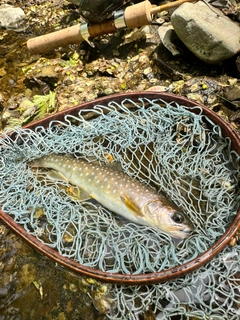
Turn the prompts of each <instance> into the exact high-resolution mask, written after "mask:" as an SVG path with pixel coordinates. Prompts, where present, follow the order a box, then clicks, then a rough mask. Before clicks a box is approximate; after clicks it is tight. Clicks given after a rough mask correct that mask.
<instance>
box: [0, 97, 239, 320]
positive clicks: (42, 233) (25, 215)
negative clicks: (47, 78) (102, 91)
mask: <svg viewBox="0 0 240 320" xmlns="http://www.w3.org/2000/svg"><path fill="white" fill-rule="evenodd" d="M197 108H198V107H197ZM0 148H1V149H0V152H1V153H0V168H1V171H0V179H1V184H0V205H1V207H2V210H3V212H4V213H6V214H9V215H11V216H12V217H13V218H14V220H15V221H16V222H17V223H18V224H21V225H22V226H23V228H24V229H25V230H27V231H28V232H29V233H30V234H32V235H34V236H35V237H36V238H37V239H38V240H39V241H41V242H42V243H44V244H45V245H47V246H49V247H51V248H54V249H56V250H57V251H58V252H59V253H60V254H61V255H62V256H64V257H67V258H70V259H73V260H74V261H77V262H78V263H80V264H81V265H84V266H89V267H92V268H95V269H98V270H101V271H104V272H109V273H122V274H133V273H134V274H145V273H149V272H158V271H161V270H166V269H169V268H172V267H174V266H176V265H180V264H183V263H186V262H187V261H189V260H192V259H194V258H195V257H197V256H198V255H200V254H201V253H203V252H205V251H206V250H207V249H208V248H210V247H211V246H212V245H213V244H214V242H215V241H216V240H217V239H218V238H220V237H221V236H222V235H223V233H224V232H225V231H226V229H227V228H228V227H229V225H230V224H231V222H232V220H233V218H234V217H235V215H236V212H237V209H238V205H239V198H240V191H239V159H240V157H239V155H237V154H236V152H235V151H232V150H231V141H230V139H229V138H224V137H223V136H222V134H221V128H220V127H219V126H218V125H216V124H214V123H213V122H212V121H211V120H210V119H208V118H207V117H206V116H204V115H202V114H201V108H200V107H199V114H195V113H193V112H191V111H190V110H188V108H186V107H184V106H181V105H178V104H177V103H175V102H173V103H166V102H164V101H162V100H160V99H155V100H149V99H146V98H145V99H144V98H139V101H138V103H137V102H134V101H131V100H129V99H125V100H123V101H122V102H121V104H118V103H116V102H114V101H112V102H110V103H109V104H108V105H106V106H103V105H96V106H95V107H94V109H91V110H82V111H80V113H79V115H78V116H76V117H74V116H71V115H68V116H66V117H65V121H62V122H60V121H52V122H50V124H49V127H48V128H44V127H41V126H39V127H37V128H36V129H35V130H34V131H32V130H29V129H16V130H15V131H14V134H10V135H8V134H7V133H5V134H4V135H3V136H2V138H1V140H0ZM51 153H60V154H70V155H73V156H74V157H76V158H82V159H85V160H86V161H91V162H92V161H94V162H98V163H99V164H100V165H109V163H110V162H112V161H113V162H115V163H117V164H120V166H121V168H122V170H123V171H124V172H125V173H127V174H128V175H130V176H132V177H134V178H136V179H138V180H140V181H142V182H143V183H145V184H147V185H149V186H150V187H152V188H155V189H156V190H157V191H159V192H161V193H164V194H165V195H166V196H167V197H168V198H170V199H171V200H172V201H174V202H175V203H176V204H177V205H178V206H179V207H180V208H181V209H182V210H183V211H184V212H185V213H186V214H187V215H188V217H189V219H190V220H191V222H192V223H193V225H194V228H195V231H194V232H193V234H192V235H191V236H190V237H189V238H187V239H183V240H180V241H176V240H174V239H173V238H171V237H170V236H168V235H166V234H164V233H161V232H159V231H158V230H156V229H154V228H150V227H146V226H141V225H137V224H134V223H132V222H129V221H128V220H125V219H123V218H122V217H120V216H118V215H116V214H113V213H112V212H109V211H108V210H107V209H106V208H104V207H102V206H101V205H100V204H99V203H97V202H94V201H89V200H86V201H79V199H78V190H77V189H76V188H75V187H74V186H71V185H70V184H68V183H67V182H59V181H55V180H52V179H49V178H48V176H47V174H46V169H41V168H39V169H37V170H33V169H32V168H30V167H28V166H27V162H28V161H31V160H33V159H36V158H39V157H41V156H43V155H47V154H51ZM239 256H240V246H239V245H236V246H235V247H233V248H230V247H226V248H225V249H224V250H223V251H222V252H221V254H220V255H219V256H218V257H216V258H214V260H213V261H212V262H211V263H209V264H207V265H206V266H204V267H201V268H200V269H199V270H197V271H195V272H193V273H191V274H189V275H185V276H184V277H182V278H179V279H176V280H174V281H169V282H167V283H165V284H164V285H162V284H158V285H152V286H132V287H125V286H121V287H119V286H114V285H113V286H112V287H111V290H110V295H111V296H112V297H114V301H115V303H114V307H112V308H111V311H109V312H108V314H107V317H109V318H110V319H138V318H139V316H140V315H141V314H142V313H143V312H144V311H146V310H148V309H150V308H151V310H152V311H153V312H154V313H155V314H156V315H157V317H156V319H171V317H172V316H176V315H178V317H179V319H190V318H191V317H194V319H209V318H208V315H211V316H212V315H214V319H238V317H239V304H240V292H239V291H240V290H239V281H240V279H239V278H240V277H239V273H240V267H239V265H240V261H239V259H240V258H239ZM143 305H144V308H143ZM191 319H193V318H191Z"/></svg>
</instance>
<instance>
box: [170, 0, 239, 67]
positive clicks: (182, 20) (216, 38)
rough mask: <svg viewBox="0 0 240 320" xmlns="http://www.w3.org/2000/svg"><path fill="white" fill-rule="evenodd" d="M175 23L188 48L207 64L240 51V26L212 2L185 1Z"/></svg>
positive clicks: (175, 18)
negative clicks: (209, 3) (207, 3)
mask: <svg viewBox="0 0 240 320" xmlns="http://www.w3.org/2000/svg"><path fill="white" fill-rule="evenodd" d="M171 22H172V25H173V27H174V30H175V31H176V33H177V35H178V36H179V38H180V39H181V40H182V42H183V43H184V44H185V45H186V46H187V47H188V49H190V50H191V51H192V52H193V53H194V54H195V55H196V56H197V57H198V58H200V59H201V60H203V61H205V62H207V63H212V64H214V63H219V62H220V61H223V60H225V59H228V58H230V57H232V56H234V55H235V54H237V53H238V52H239V51H240V28H239V26H238V25H237V24H236V23H234V22H233V21H231V20H230V19H229V18H228V17H226V16H225V15H224V14H223V13H222V12H221V11H220V10H218V9H216V8H214V7H212V6H211V5H206V4H205V3H203V2H201V1H199V2H197V3H194V4H192V3H184V4H182V5H181V6H180V7H179V8H177V9H176V10H175V11H174V13H173V14H172V16H171Z"/></svg>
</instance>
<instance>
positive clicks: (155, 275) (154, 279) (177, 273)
mask: <svg viewBox="0 0 240 320" xmlns="http://www.w3.org/2000/svg"><path fill="white" fill-rule="evenodd" d="M143 97H144V98H147V99H162V100H164V101H166V102H172V101H175V102H176V103H178V104H182V105H184V106H186V107H187V108H188V109H189V110H190V111H191V112H194V113H197V112H199V110H200V109H198V108H194V107H196V106H198V107H200V108H201V109H202V110H201V111H202V114H203V115H205V116H207V117H208V118H209V119H210V120H211V121H212V122H213V123H217V124H218V125H219V126H220V128H221V130H222V135H223V136H224V137H229V138H230V139H231V144H232V150H234V151H236V152H237V153H238V154H239V153H240V139H239V136H238V135H237V133H236V132H235V131H234V130H233V129H232V128H231V127H230V126H229V125H228V123H227V122H225V121H224V120H223V119H222V118H220V117H219V116H218V115H217V114H216V113H214V112H213V111H212V110H210V109H208V108H207V107H205V106H204V105H201V104H199V103H197V102H194V101H191V100H189V99H187V98H184V97H180V96H177V95H173V94H168V93H160V92H159V93H158V92H151V91H149V92H133V93H124V94H116V95H111V96H107V97H103V98H99V99H96V100H94V101H90V102H86V103H83V104H80V105H78V106H75V107H73V108H70V109H67V110H64V111H62V112H59V113H57V114H55V115H52V116H49V117H47V118H45V119H43V120H39V121H36V122H33V123H31V124H29V125H27V126H25V127H24V128H28V129H31V130H34V129H35V128H36V127H38V126H43V127H48V124H49V123H50V122H51V121H53V120H57V121H64V117H65V116H66V115H72V116H76V115H77V114H78V112H79V111H80V110H83V109H92V108H93V107H94V106H95V105H96V104H102V105H106V104H108V103H109V102H110V101H113V100H114V101H115V102H117V103H121V101H122V100H124V99H126V98H128V99H131V100H133V101H137V100H138V99H139V98H143ZM0 219H1V220H2V221H3V222H5V223H6V224H7V225H8V226H9V227H10V228H11V229H12V230H14V231H15V232H16V233H17V234H18V235H20V236H21V237H22V238H23V239H25V240H26V241H27V242H28V243H30V244H31V245H32V246H33V247H34V248H35V249H37V250H38V251H40V252H41V253H43V254H44V255H46V256H48V257H49V258H51V259H53V260H54V261H56V262H57V263H59V264H60V265H62V266H65V267H67V268H68V269H70V270H71V271H74V272H76V273H79V274H82V275H85V276H87V277H92V278H95V279H97V280H100V281H103V282H109V283H115V284H121V285H123V284H125V285H146V284H153V283H162V282H165V281H170V280H173V279H176V278H179V277H182V276H184V275H186V274H188V273H191V272H193V271H194V270H196V269H198V268H200V267H201V266H203V265H205V264H206V263H208V262H209V261H210V260H212V259H213V258H214V257H215V256H216V255H217V254H218V253H219V252H220V251H222V250H223V249H224V248H225V247H226V246H227V245H228V244H229V242H230V241H231V239H232V238H233V237H234V235H235V234H236V232H237V231H238V229H239V228H240V208H239V209H238V212H237V214H236V217H235V219H234V220H233V222H232V223H231V225H230V226H229V228H228V229H227V231H226V232H225V233H224V234H223V235H222V236H221V237H220V238H219V239H218V240H217V241H216V242H215V243H214V244H213V246H212V247H210V248H209V249H208V250H207V251H205V252H204V253H203V254H201V255H199V256H198V257H196V258H195V259H192V260H191V261H188V262H187V263H184V264H181V265H179V266H175V267H173V268H170V269H167V270H163V271H160V272H152V273H147V274H119V273H110V272H103V271H100V270H96V269H94V268H91V267H87V266H83V265H81V264H79V263H78V262H75V261H73V260H71V259H69V258H66V257H63V256H61V255H60V254H59V253H58V252H56V251H55V250H53V249H51V248H50V247H48V246H46V245H44V244H43V243H41V242H40V241H39V240H37V239H36V238H35V237H34V236H32V235H30V234H29V233H28V232H27V231H26V230H25V229H24V228H22V227H21V225H19V224H17V223H16V222H15V221H14V220H13V218H11V217H10V216H9V215H7V214H5V213H4V212H3V211H2V210H1V208H0Z"/></svg>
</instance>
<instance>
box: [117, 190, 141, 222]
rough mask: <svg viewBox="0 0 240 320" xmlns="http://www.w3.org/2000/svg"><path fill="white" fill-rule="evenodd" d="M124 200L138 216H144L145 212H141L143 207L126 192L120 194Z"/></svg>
mask: <svg viewBox="0 0 240 320" xmlns="http://www.w3.org/2000/svg"><path fill="white" fill-rule="evenodd" d="M120 198H121V200H122V202H123V203H124V204H125V205H126V206H127V207H128V208H129V209H130V210H131V211H133V213H134V214H135V215H136V216H138V217H143V214H142V212H141V209H140V208H139V206H138V205H137V203H136V202H135V201H134V200H133V199H131V198H130V197H128V196H127V195H126V194H123V196H120Z"/></svg>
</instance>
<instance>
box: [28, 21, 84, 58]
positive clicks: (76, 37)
mask: <svg viewBox="0 0 240 320" xmlns="http://www.w3.org/2000/svg"><path fill="white" fill-rule="evenodd" d="M83 40H84V39H83V37H82V35H81V33H80V27H79V25H75V26H72V27H69V28H66V29H62V30H59V31H55V32H51V33H48V34H46V35H42V36H39V37H36V38H32V39H29V40H28V41H27V47H28V50H29V51H30V52H31V53H34V54H37V53H44V52H48V51H51V50H54V49H56V48H59V47H63V46H67V45H69V44H76V43H80V42H82V41H83Z"/></svg>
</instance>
